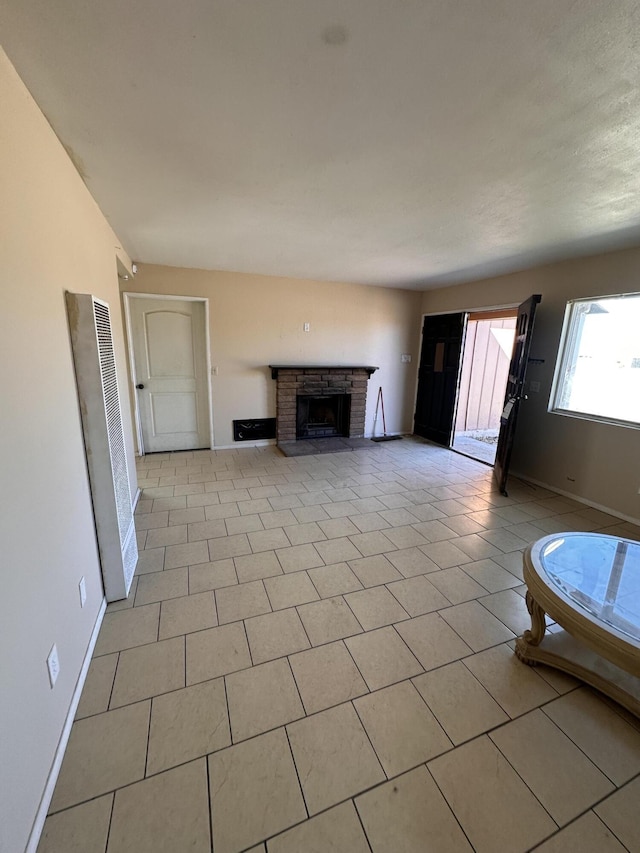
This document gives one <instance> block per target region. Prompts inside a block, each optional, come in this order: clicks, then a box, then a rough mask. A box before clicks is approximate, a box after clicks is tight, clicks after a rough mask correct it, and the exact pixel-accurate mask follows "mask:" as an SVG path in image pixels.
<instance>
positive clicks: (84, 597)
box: [78, 575, 87, 607]
mask: <svg viewBox="0 0 640 853" xmlns="http://www.w3.org/2000/svg"><path fill="white" fill-rule="evenodd" d="M78 589H79V590H80V607H84V605H85V603H86V601H87V582H86V581H85V579H84V575H83V576H82V577H81V578H80V583H79V584H78Z"/></svg>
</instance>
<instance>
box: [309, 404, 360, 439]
mask: <svg viewBox="0 0 640 853" xmlns="http://www.w3.org/2000/svg"><path fill="white" fill-rule="evenodd" d="M350 413H351V395H349V394H331V395H326V396H318V397H312V396H306V395H305V396H298V397H296V438H326V437H328V436H334V435H342V436H348V435H349V417H350Z"/></svg>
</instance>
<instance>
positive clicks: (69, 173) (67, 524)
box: [0, 51, 132, 851]
mask: <svg viewBox="0 0 640 853" xmlns="http://www.w3.org/2000/svg"><path fill="white" fill-rule="evenodd" d="M0 103H2V112H3V119H2V134H1V135H0V175H1V177H0V187H1V189H0V233H1V234H2V238H1V240H0V258H1V261H0V263H1V269H2V302H1V305H2V311H1V313H0V347H1V351H2V358H1V359H0V375H1V380H0V387H1V389H2V407H1V415H0V418H1V426H0V435H1V436H2V455H1V461H0V469H1V471H0V482H1V483H2V512H0V543H1V556H0V575H1V578H2V595H1V596H0V635H1V636H0V647H1V648H2V667H1V671H2V682H1V687H0V696H1V698H0V733H1V734H0V768H1V769H0V850H3V851H5V850H6V851H20V850H23V849H24V847H25V844H26V843H27V839H28V837H29V833H30V831H31V828H32V824H33V820H34V817H35V816H36V812H37V809H38V806H39V803H40V799H41V797H42V794H43V791H44V788H45V783H46V781H47V777H48V774H49V771H50V768H51V764H52V761H53V758H54V754H55V752H56V748H57V745H58V741H59V739H60V735H61V732H62V730H63V726H64V722H65V718H66V715H67V712H68V709H69V706H70V703H71V699H72V695H73V692H74V689H75V686H76V682H77V679H78V675H79V673H80V670H81V666H82V662H83V659H84V656H85V653H86V649H87V645H88V642H89V640H90V637H91V633H92V630H93V628H94V624H95V622H96V617H97V615H98V612H99V609H100V606H101V603H102V599H103V592H102V584H101V578H100V569H99V564H98V556H97V551H96V541H95V533H94V526H93V516H92V509H91V501H90V495H89V487H88V482H87V472H86V463H85V455H84V448H83V441H82V434H81V428H80V419H79V411H78V401H77V396H76V387H75V381H74V374H73V367H72V358H71V349H70V345H69V332H68V326H67V319H66V313H65V304H64V291H65V290H66V289H68V290H76V291H82V292H87V291H91V292H93V293H94V294H96V295H97V296H99V297H100V298H103V299H105V300H107V301H108V302H109V303H110V306H111V311H112V319H113V325H114V335H115V341H116V351H117V355H118V357H119V360H120V363H121V364H122V363H123V340H122V335H121V333H120V328H121V317H120V305H119V298H118V285H117V274H116V244H117V240H116V238H115V236H114V234H113V233H112V231H111V230H110V228H109V227H108V225H107V223H106V221H105V220H104V218H103V217H102V215H101V213H100V211H99V210H98V208H97V206H96V204H95V203H94V201H93V199H92V198H91V196H90V195H89V193H88V191H87V189H86V187H85V186H84V184H83V183H82V181H81V180H80V178H79V176H78V175H77V173H76V171H75V170H74V168H73V166H72V165H71V162H70V161H69V159H68V157H67V155H66V154H65V152H64V150H63V148H62V146H61V145H60V143H59V142H58V140H57V139H56V137H55V135H54V134H53V132H52V130H51V128H50V127H49V125H48V123H47V122H46V120H45V118H44V117H43V115H42V114H41V113H40V111H39V110H38V108H37V106H36V105H35V103H34V102H33V100H32V99H31V97H30V95H29V94H28V92H27V90H26V89H25V88H24V86H23V85H22V83H21V81H20V80H19V78H18V76H17V75H16V73H15V71H14V69H13V68H12V66H11V65H10V63H9V62H8V60H7V58H6V56H5V55H4V53H2V52H1V51H0ZM119 253H120V254H121V252H119ZM122 257H123V258H124V260H125V262H126V260H127V259H126V256H124V255H122ZM125 396H126V395H125ZM125 406H126V424H127V426H128V423H129V418H130V413H129V409H128V403H127V401H126V400H125ZM127 433H128V430H127ZM127 441H128V446H129V450H130V453H131V447H132V442H131V436H130V435H127ZM82 575H84V577H85V578H86V584H87V602H86V605H85V607H84V608H83V609H81V608H80V600H79V592H78V582H79V580H80V577H81V576H82ZM53 643H56V644H57V647H58V652H59V657H60V675H59V678H58V681H57V684H56V685H55V688H54V689H53V690H52V689H51V688H50V686H49V681H48V676H47V669H46V664H45V660H46V658H47V655H48V654H49V650H50V649H51V646H52V645H53Z"/></svg>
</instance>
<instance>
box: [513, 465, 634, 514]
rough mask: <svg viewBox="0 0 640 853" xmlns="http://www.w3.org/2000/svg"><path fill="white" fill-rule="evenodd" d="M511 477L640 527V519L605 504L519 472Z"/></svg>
mask: <svg viewBox="0 0 640 853" xmlns="http://www.w3.org/2000/svg"><path fill="white" fill-rule="evenodd" d="M509 476H510V477H517V478H518V480H522V481H523V482H525V483H533V485H534V486H541V487H542V488H543V489H549V491H550V492H556V493H557V494H559V495H562V496H563V497H565V498H571V500H572V501H577V502H578V503H580V504H584V505H585V506H590V507H593V509H599V510H600V512H606V513H608V515H613V516H615V517H616V518H619V519H621V520H622V521H628V522H630V523H631V524H638V525H640V519H638V518H633V516H631V515H625V514H624V513H623V512H618V510H617V509H611V507H609V506H604V504H597V503H595V502H594V501H588V500H587V499H586V498H581V497H580V496H579V495H574V494H573V492H567V491H565V490H564V489H559V488H558V487H557V486H552V485H551V484H550V483H543V482H542V481H541V480H534V479H533V477H527V476H525V475H524V474H519V473H518V472H517V471H510V472H509ZM534 523H535V522H534Z"/></svg>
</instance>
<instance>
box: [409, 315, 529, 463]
mask: <svg viewBox="0 0 640 853" xmlns="http://www.w3.org/2000/svg"><path fill="white" fill-rule="evenodd" d="M520 304H521V303H520V302H505V303H503V304H501V305H483V306H480V307H477V308H449V309H448V310H447V311H424V312H423V313H422V314H421V316H420V352H419V353H418V359H417V365H416V374H415V376H416V379H415V382H416V390H415V394H414V399H413V412H414V415H415V411H416V405H417V402H418V379H419V370H420V361H421V359H422V329H423V328H424V321H425V318H426V317H440V316H442V315H444V314H465V315H466V316H465V331H464V335H463V337H462V350H461V352H460V364H459V365H458V387H457V389H456V404H455V408H454V412H453V418H454V424H455V418H456V412H457V410H458V397H459V395H460V376H461V373H462V355H463V352H464V341H465V337H466V332H467V329H466V326H467V321H468V319H469V315H470V314H482V313H485V312H486V313H493V312H497V311H509V310H512V309H514V308H515V309H517V308H518V307H519V306H520ZM454 434H455V433H454V432H452V433H451V435H452V436H453V435H454ZM448 450H452V451H453V452H454V453H459V454H460V456H465V454H464V453H461V452H460V451H459V450H456V449H455V448H454V447H453V446H452V445H451V444H449V446H448ZM467 458H470V457H467ZM491 469H492V470H493V466H491Z"/></svg>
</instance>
